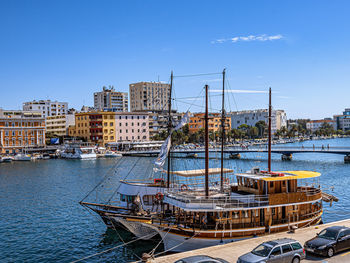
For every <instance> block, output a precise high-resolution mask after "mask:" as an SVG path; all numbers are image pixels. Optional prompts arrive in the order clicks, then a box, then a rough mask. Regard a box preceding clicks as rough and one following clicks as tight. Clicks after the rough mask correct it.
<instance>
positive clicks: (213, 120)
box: [189, 113, 231, 133]
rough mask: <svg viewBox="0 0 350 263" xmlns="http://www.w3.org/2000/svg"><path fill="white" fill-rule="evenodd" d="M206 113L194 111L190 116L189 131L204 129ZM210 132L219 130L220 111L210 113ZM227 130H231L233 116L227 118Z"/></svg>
mask: <svg viewBox="0 0 350 263" xmlns="http://www.w3.org/2000/svg"><path fill="white" fill-rule="evenodd" d="M204 115H205V114H204V113H194V114H193V116H192V117H190V123H189V131H190V133H195V132H197V131H199V130H200V129H204ZM208 126H209V132H217V131H219V129H220V127H221V114H220V113H209V122H208ZM225 130H226V131H227V130H231V118H229V117H226V118H225Z"/></svg>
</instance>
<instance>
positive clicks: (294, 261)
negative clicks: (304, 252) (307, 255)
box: [292, 257, 300, 263]
mask: <svg viewBox="0 0 350 263" xmlns="http://www.w3.org/2000/svg"><path fill="white" fill-rule="evenodd" d="M299 262H300V258H299V257H294V258H293V260H292V263H299Z"/></svg>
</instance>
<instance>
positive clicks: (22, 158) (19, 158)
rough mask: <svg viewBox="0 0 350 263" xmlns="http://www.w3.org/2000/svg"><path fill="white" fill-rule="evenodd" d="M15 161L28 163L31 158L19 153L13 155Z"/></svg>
mask: <svg viewBox="0 0 350 263" xmlns="http://www.w3.org/2000/svg"><path fill="white" fill-rule="evenodd" d="M14 160H15V161H30V160H32V157H31V156H30V155H29V154H24V153H19V154H16V155H15V159H14Z"/></svg>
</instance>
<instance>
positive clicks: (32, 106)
mask: <svg viewBox="0 0 350 263" xmlns="http://www.w3.org/2000/svg"><path fill="white" fill-rule="evenodd" d="M23 110H24V111H40V112H41V114H42V116H43V117H44V118H46V117H49V116H59V115H66V114H67V112H68V102H58V101H51V100H39V101H36V100H33V101H28V102H24V103H23Z"/></svg>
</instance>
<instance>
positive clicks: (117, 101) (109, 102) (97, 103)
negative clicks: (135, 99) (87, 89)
mask: <svg viewBox="0 0 350 263" xmlns="http://www.w3.org/2000/svg"><path fill="white" fill-rule="evenodd" d="M128 107H129V103H128V93H127V92H118V91H115V89H114V87H113V86H109V88H106V87H103V90H102V91H101V92H95V93H94V108H95V109H96V110H99V111H115V112H127V111H128Z"/></svg>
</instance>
